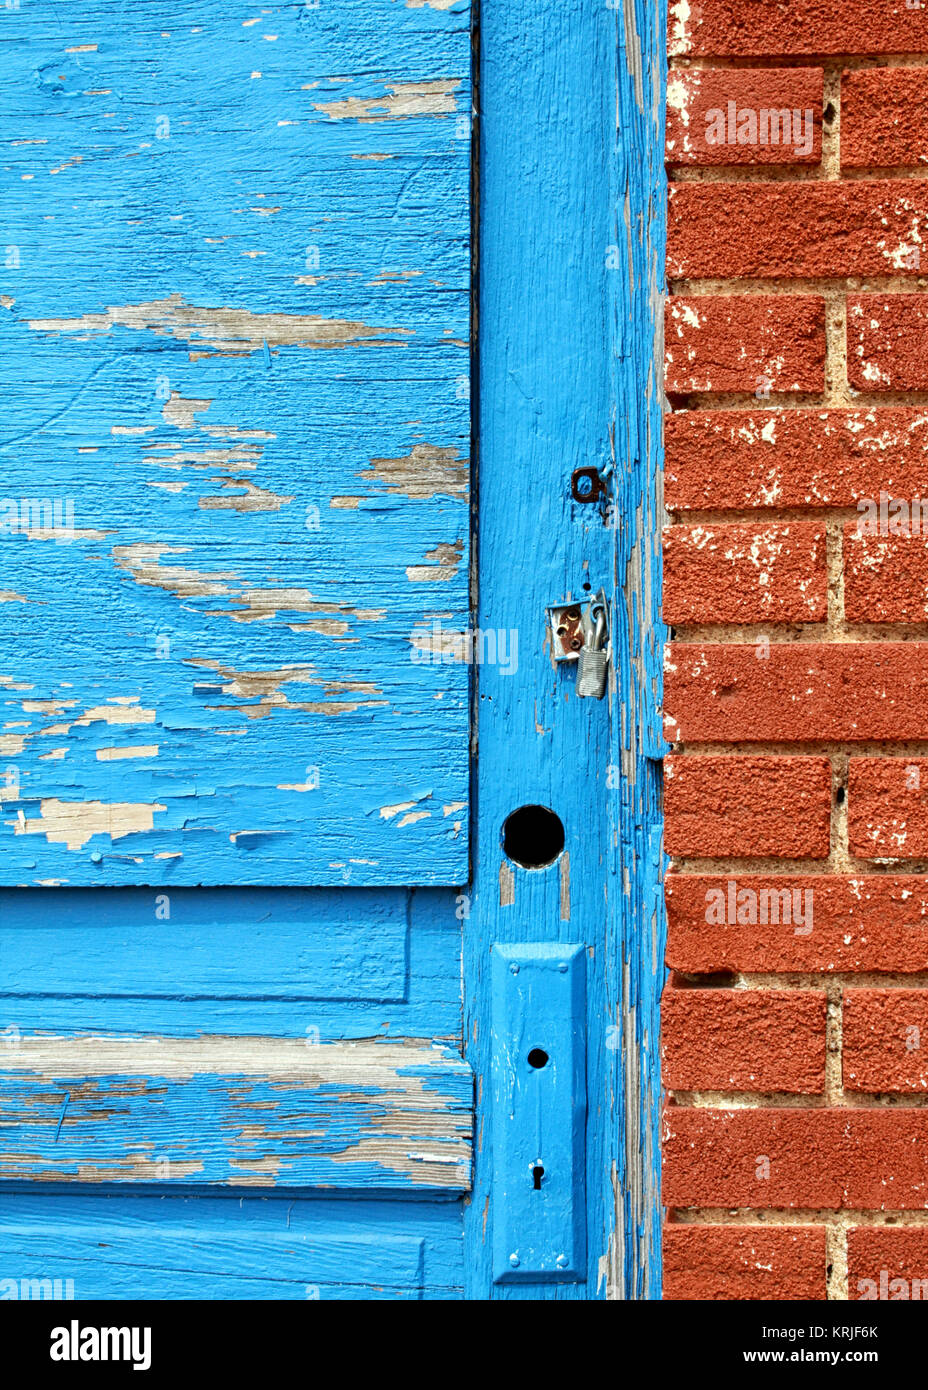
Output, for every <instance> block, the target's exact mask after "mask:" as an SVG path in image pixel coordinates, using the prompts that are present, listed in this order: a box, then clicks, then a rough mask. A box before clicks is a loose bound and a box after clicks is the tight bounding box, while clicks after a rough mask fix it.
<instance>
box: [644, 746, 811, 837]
mask: <svg viewBox="0 0 928 1390" xmlns="http://www.w3.org/2000/svg"><path fill="white" fill-rule="evenodd" d="M830 816H831V764H830V763H829V761H828V759H827V758H777V757H774V758H739V757H730V756H725V757H720V758H713V757H669V758H666V759H665V760H664V818H665V820H664V824H665V828H664V844H665V847H666V849H667V852H668V854H680V855H704V856H707V857H710V858H727V857H729V856H739V857H745V856H750V855H772V856H775V857H777V858H780V859H803V858H807V857H808V858H811V859H825V858H827V856H828V850H829V826H830Z"/></svg>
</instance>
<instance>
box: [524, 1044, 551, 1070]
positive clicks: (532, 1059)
mask: <svg viewBox="0 0 928 1390" xmlns="http://www.w3.org/2000/svg"><path fill="white" fill-rule="evenodd" d="M528 1064H529V1066H530V1067H535V1068H536V1070H540V1069H541V1068H542V1067H545V1066H547V1065H548V1054H547V1052H545V1050H544V1048H543V1047H533V1048H532V1050H531V1052H530V1053H529V1054H528Z"/></svg>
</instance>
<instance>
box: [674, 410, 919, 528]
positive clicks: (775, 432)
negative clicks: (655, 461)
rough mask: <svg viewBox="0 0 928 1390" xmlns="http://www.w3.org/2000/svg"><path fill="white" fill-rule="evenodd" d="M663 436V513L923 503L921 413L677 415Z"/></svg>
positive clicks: (714, 412)
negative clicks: (887, 498)
mask: <svg viewBox="0 0 928 1390" xmlns="http://www.w3.org/2000/svg"><path fill="white" fill-rule="evenodd" d="M664 436H665V451H666V483H665V489H666V491H665V501H666V504H667V506H668V507H669V508H670V510H671V511H687V510H691V509H707V508H712V509H718V510H726V509H728V510H731V509H735V508H742V507H847V506H854V505H855V504H856V502H857V501H858V500H859V499H861V498H869V497H879V494H880V491H881V489H882V490H885V491H886V492H889V493H891V494H892V495H893V496H895V497H914V496H925V497H928V412H926V411H924V410H910V409H905V408H902V407H893V406H884V407H882V408H881V409H879V410H874V409H870V410H818V409H813V410H781V411H777V410H683V411H679V412H678V413H677V414H675V415H671V416H669V417H668V418H667V420H666V421H665V424H664Z"/></svg>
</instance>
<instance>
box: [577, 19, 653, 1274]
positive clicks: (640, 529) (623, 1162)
mask: <svg viewBox="0 0 928 1390" xmlns="http://www.w3.org/2000/svg"><path fill="white" fill-rule="evenodd" d="M615 3H616V4H619V3H622V5H623V7H622V8H621V9H617V10H615V11H613V13H614V17H615V22H616V49H617V63H616V79H617V80H616V88H617V92H616V140H615V153H614V158H613V160H612V162H611V171H612V183H613V193H612V207H613V234H612V237H611V238H610V241H611V243H612V249H613V251H614V255H613V256H612V257H611V258H610V262H609V263H610V265H611V266H612V267H613V269H612V273H611V274H610V276H609V279H608V285H609V292H610V304H611V311H612V362H611V369H612V399H613V403H614V419H615V454H616V473H615V513H614V517H615V521H616V543H617V544H616V587H615V592H614V612H615V613H616V621H615V623H614V627H613V632H614V651H615V672H616V685H615V692H614V697H613V699H614V703H613V720H612V744H611V751H610V764H611V766H612V769H613V772H612V776H611V778H610V781H611V782H612V784H613V785H612V791H611V799H610V812H611V822H612V834H613V837H614V846H615V848H614V850H613V859H612V864H611V870H612V874H613V883H614V891H613V893H612V894H611V895H610V900H611V903H612V910H611V911H610V913H609V918H608V939H607V951H606V955H607V961H608V975H607V1001H606V1002H607V1009H608V1010H609V1011H610V1013H611V1016H612V1022H611V1025H610V1028H611V1031H610V1032H609V1033H607V1036H606V1039H605V1041H606V1050H607V1053H608V1056H609V1058H610V1061H611V1065H610V1068H609V1071H610V1075H609V1079H608V1083H607V1095H608V1096H609V1097H610V1105H611V1107H612V1109H613V1115H614V1123H613V1124H612V1126H611V1127H610V1131H609V1134H608V1136H607V1152H608V1154H609V1159H608V1165H607V1170H604V1172H603V1174H602V1178H603V1180H604V1181H608V1182H609V1186H610V1188H613V1187H614V1191H615V1201H616V1205H617V1223H616V1235H615V1240H614V1243H613V1246H612V1249H611V1251H610V1255H609V1261H608V1265H607V1271H606V1272H607V1280H608V1288H609V1293H610V1296H612V1297H616V1298H630V1299H654V1298H660V1296H661V1266H660V1257H661V1247H660V1228H661V1205H660V1095H661V1092H660V1052H659V1024H660V1012H659V1010H660V994H661V989H662V987H663V982H664V978H665V974H666V972H665V969H664V941H665V935H666V931H665V921H664V900H663V893H662V887H661V882H662V867H663V861H662V850H661V831H662V824H661V816H662V803H661V778H662V762H661V760H662V758H663V756H664V752H665V749H666V747H667V745H666V744H665V742H664V739H663V736H662V733H661V720H660V707H661V699H662V677H661V673H662V652H663V645H664V642H665V640H666V636H667V632H666V628H665V627H664V626H663V624H662V622H661V618H660V586H661V544H660V542H661V527H662V524H663V515H664V512H663V477H662V468H663V437H662V431H663V421H662V417H663V399H664V398H663V387H662V380H663V296H664V247H665V240H666V223H667V216H666V206H667V202H666V179H665V174H664V109H665V100H666V28H665V18H666V11H665V7H664V6H663V5H655V4H654V3H653V0H615ZM591 1045H592V1044H591ZM602 1195H603V1200H604V1201H608V1195H607V1194H606V1193H603V1194H602Z"/></svg>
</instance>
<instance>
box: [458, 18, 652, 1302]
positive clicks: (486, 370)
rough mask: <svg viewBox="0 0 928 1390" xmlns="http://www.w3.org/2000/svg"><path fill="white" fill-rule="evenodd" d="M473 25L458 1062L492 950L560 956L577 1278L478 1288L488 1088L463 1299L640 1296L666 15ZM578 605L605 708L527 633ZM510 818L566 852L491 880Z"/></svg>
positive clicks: (646, 1158)
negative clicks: (580, 1243) (582, 1066)
mask: <svg viewBox="0 0 928 1390" xmlns="http://www.w3.org/2000/svg"><path fill="white" fill-rule="evenodd" d="M479 27H480V33H479V44H478V48H479V54H480V65H479V74H478V103H479V120H478V124H479V140H478V162H479V171H478V173H479V177H478V185H477V186H478V217H477V230H478V238H479V251H478V262H479V287H478V305H479V380H478V386H477V395H476V406H475V423H476V429H477V436H478V439H479V455H478V466H477V482H478V497H479V522H478V533H477V551H478V566H477V572H478V578H479V599H478V604H477V614H478V624H479V627H480V628H481V630H485V629H490V628H492V629H494V630H497V631H498V630H499V629H503V630H506V631H510V632H514V633H515V634H516V636H517V640H518V651H519V660H518V668H517V670H512V669H509V670H504V669H503V668H502V667H501V665H500V664H499V663H495V664H494V663H485V664H482V665H481V666H480V667H479V669H478V672H477V687H478V693H477V706H476V710H477V713H476V726H477V737H478V749H479V760H478V768H477V786H476V805H477V817H476V844H475V865H474V895H473V903H472V910H471V916H470V919H469V921H468V923H467V924H466V931H465V1043H466V1049H467V1054H468V1057H469V1059H470V1060H471V1062H472V1065H473V1066H474V1070H475V1072H476V1074H477V1076H478V1077H484V1078H485V1077H486V1076H487V1075H488V1074H489V1073H490V1069H491V1065H492V1059H493V1056H494V1050H495V1049H496V1048H497V1047H498V1045H499V1039H498V1038H496V1037H495V1036H494V1031H493V1028H492V1025H491V1015H490V1001H489V987H488V983H487V981H488V977H489V974H490V962H491V960H492V951H493V948H494V946H500V945H503V944H529V943H541V942H559V943H566V944H571V945H574V944H576V945H580V946H581V947H582V948H583V949H584V951H585V953H586V955H587V966H588V968H587V985H588V993H587V1001H588V1002H587V1018H586V1030H587V1089H588V1095H589V1120H588V1123H587V1133H586V1188H587V1193H588V1211H587V1234H588V1240H587V1263H586V1269H585V1271H584V1273H585V1279H577V1280H574V1281H573V1282H558V1283H550V1284H541V1283H536V1284H530V1283H525V1284H517V1285H512V1284H499V1283H495V1282H494V1281H493V1277H492V1267H491V1258H490V1252H491V1249H492V1244H493V1220H494V1215H493V1212H494V1205H493V1199H494V1192H493V1183H492V1164H491V1161H490V1157H491V1155H492V1153H493V1146H494V1134H493V1126H492V1115H491V1112H490V1107H489V1097H488V1094H487V1088H486V1086H485V1085H484V1087H483V1088H482V1089H481V1091H480V1092H479V1093H478V1103H477V1104H478V1110H477V1127H476V1153H475V1163H476V1168H475V1179H474V1191H473V1196H472V1200H471V1203H470V1206H469V1209H468V1213H467V1216H466V1218H465V1238H466V1241H467V1244H468V1255H467V1259H466V1266H467V1268H468V1270H469V1280H470V1282H469V1293H470V1295H471V1296H472V1297H478V1298H486V1297H491V1298H555V1299H564V1298H567V1299H572V1298H581V1299H583V1298H602V1297H606V1296H607V1295H612V1296H618V1297H624V1296H642V1295H645V1296H648V1295H650V1294H652V1293H653V1292H654V1291H655V1289H656V1287H657V1285H656V1279H657V1274H656V1268H655V1265H654V1260H655V1258H656V1256H655V1249H656V1247H655V1245H654V1242H653V1239H652V1237H653V1233H654V1232H655V1231H656V1229H657V1218H658V1211H657V1206H656V1202H657V1197H656V1186H655V1179H656V1173H655V1171H654V1165H653V1160H652V1157H651V1155H652V1154H653V1152H654V1151H655V1138H656V1131H655V1130H654V1128H653V1103H654V1099H655V1098H656V1090H655V1081H654V1071H653V1068H654V1057H655V1051H654V1049H655V1046H656V1032H655V1029H654V1013H653V1011H654V1008H655V1006H656V1000H657V997H658V994H659V986H660V977H661V975H662V965H661V948H660V942H659V937H660V931H661V922H660V916H659V907H658V901H659V899H658V895H657V888H658V869H659V844H660V839H659V835H660V831H659V802H658V772H659V758H660V756H661V747H662V745H661V744H660V743H659V741H658V738H657V734H656V732H655V730H656V729H657V727H658V726H657V724H656V722H655V718H654V716H655V710H654V708H653V706H655V705H656V702H657V700H658V699H659V690H658V687H657V684H656V682H657V680H658V665H657V661H656V656H657V652H658V651H659V648H660V640H659V633H658V631H657V615H656V614H657V610H656V600H655V597H654V595H655V585H656V582H657V577H658V563H657V555H658V545H659V529H660V528H659V503H658V488H657V464H658V451H659V441H660V396H659V394H658V392H659V385H658V383H659V376H658V375H657V372H656V367H655V359H654V352H655V347H656V339H655V331H656V330H655V323H656V319H657V311H658V309H659V304H660V281H659V279H658V278H657V275H658V270H657V267H658V266H659V257H660V249H661V247H660V243H661V239H662V236H663V195H662V193H661V191H660V190H661V185H660V183H659V179H658V176H659V170H660V159H661V146H660V140H661V117H660V114H659V108H660V106H661V103H662V100H663V98H662V81H661V77H660V73H661V71H662V68H661V67H660V66H657V65H656V56H657V55H658V54H659V53H660V51H661V45H662V39H661V29H662V20H661V19H660V17H659V16H658V14H657V13H656V12H654V13H652V12H651V11H650V10H648V9H646V7H645V4H644V3H636V4H635V6H634V8H632V0H629V6H628V9H627V10H626V11H625V12H624V13H623V11H621V10H618V9H616V8H613V7H612V6H610V5H608V4H606V3H605V0H564V3H562V4H560V5H557V6H549V5H545V4H543V3H542V0H525V3H523V4H522V5H521V6H519V7H518V10H517V11H516V10H514V9H513V7H512V6H508V5H506V4H504V3H503V2H502V0H484V3H483V4H482V6H481V13H480V17H479ZM582 465H593V466H595V467H597V468H602V469H608V468H609V467H610V466H611V467H612V468H613V470H614V477H615V501H616V503H617V511H613V512H610V511H609V509H608V508H607V507H606V506H602V507H599V506H588V505H581V504H579V503H576V502H574V501H572V500H571V496H570V474H571V471H572V470H573V469H574V468H576V467H578V466H582ZM600 585H603V586H604V587H605V588H606V589H607V592H610V593H611V594H612V598H613V612H614V618H615V627H616V648H617V666H616V674H617V682H616V688H615V690H614V691H612V692H611V694H610V698H609V699H608V700H605V701H603V702H601V703H600V702H597V701H594V700H578V699H577V698H576V695H575V689H574V672H573V670H571V669H569V668H565V667H563V666H560V667H556V666H555V664H554V662H553V660H552V657H551V653H550V651H549V650H548V647H547V644H546V633H545V625H544V612H545V607H546V605H548V604H550V603H552V602H557V601H560V600H562V599H567V598H570V599H572V600H580V599H582V598H583V597H584V596H585V595H588V594H589V593H590V592H591V591H592V592H595V590H597V589H598V588H599V587H600ZM619 768H624V779H623V778H622V777H621V776H620V774H619V773H618V772H617V769H619ZM530 803H540V804H542V805H545V806H548V807H551V808H552V809H554V810H555V811H556V812H557V814H558V815H559V816H560V817H561V819H562V821H563V823H564V827H565V847H564V851H563V853H562V854H561V855H560V856H559V857H558V859H557V860H556V862H554V863H552V864H551V865H550V866H549V867H546V868H540V869H524V868H520V867H518V866H516V865H513V864H511V863H510V862H509V861H508V860H507V859H506V857H505V855H504V853H503V850H502V846H501V839H500V836H501V829H502V824H503V821H504V820H505V818H506V816H507V815H508V814H509V813H510V812H511V811H513V810H514V809H515V808H517V807H519V806H520V805H525V804H530ZM629 876H631V878H632V880H633V881H629ZM645 1263H647V1268H645Z"/></svg>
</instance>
